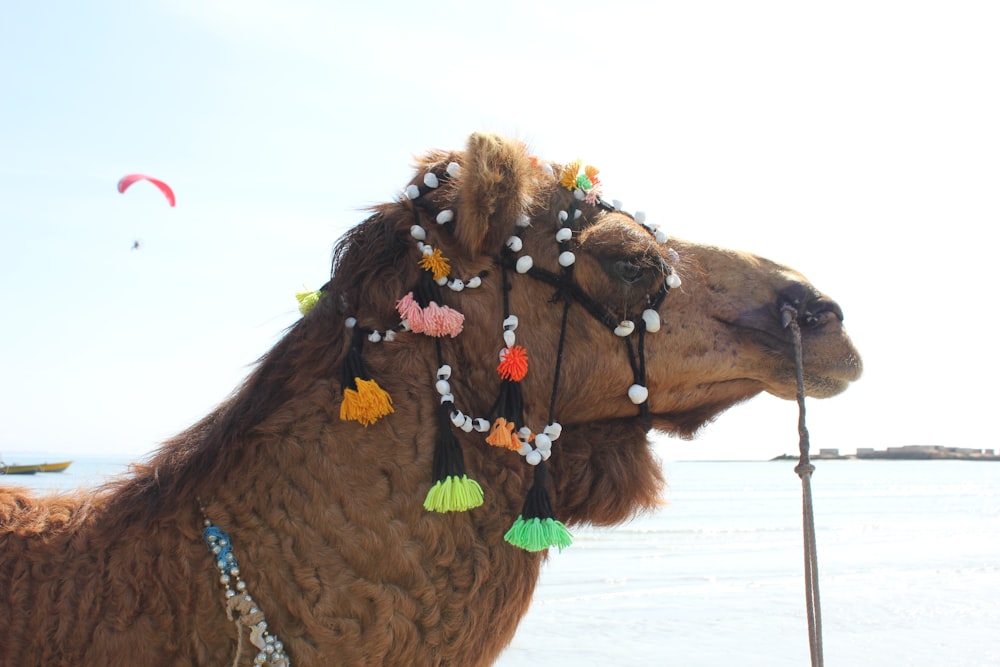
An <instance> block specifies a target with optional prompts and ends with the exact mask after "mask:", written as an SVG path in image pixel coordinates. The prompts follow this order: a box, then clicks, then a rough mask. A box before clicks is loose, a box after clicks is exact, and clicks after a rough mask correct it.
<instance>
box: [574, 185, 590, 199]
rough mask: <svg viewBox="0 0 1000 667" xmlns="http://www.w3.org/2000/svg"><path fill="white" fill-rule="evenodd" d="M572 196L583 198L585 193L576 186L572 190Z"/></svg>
mask: <svg viewBox="0 0 1000 667" xmlns="http://www.w3.org/2000/svg"><path fill="white" fill-rule="evenodd" d="M573 196H574V197H576V198H577V199H583V198H584V197H586V196H587V193H586V192H584V191H583V190H581V189H580V188H577V189H576V190H573Z"/></svg>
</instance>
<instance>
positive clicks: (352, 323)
mask: <svg viewBox="0 0 1000 667" xmlns="http://www.w3.org/2000/svg"><path fill="white" fill-rule="evenodd" d="M357 324H358V319H357V318H356V317H348V318H347V319H346V320H344V326H345V327H347V328H348V329H353V328H354V327H356V326H357Z"/></svg>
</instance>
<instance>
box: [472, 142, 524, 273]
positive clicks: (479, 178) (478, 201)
mask: <svg viewBox="0 0 1000 667" xmlns="http://www.w3.org/2000/svg"><path fill="white" fill-rule="evenodd" d="M533 183H534V180H533V178H532V166H531V161H530V160H529V159H528V153H527V147H526V146H525V145H524V144H523V143H521V142H520V141H514V140H510V139H506V138H503V137H499V136H497V135H494V134H473V135H472V136H470V137H469V142H468V145H467V146H466V149H465V159H464V160H463V163H462V176H461V180H460V184H459V191H458V220H457V224H456V229H455V236H456V237H457V239H458V241H459V243H461V244H462V246H463V247H464V248H465V249H466V250H467V251H468V252H469V253H470V254H471V255H473V256H476V255H481V254H494V253H496V252H498V251H499V250H500V247H501V243H503V241H504V240H505V239H506V238H507V237H508V236H510V235H511V234H512V233H513V231H514V227H515V225H516V224H517V219H518V217H519V216H520V215H521V214H523V213H525V211H526V209H527V207H528V205H529V204H530V202H531V195H532V186H533Z"/></svg>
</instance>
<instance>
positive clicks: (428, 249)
mask: <svg viewBox="0 0 1000 667" xmlns="http://www.w3.org/2000/svg"><path fill="white" fill-rule="evenodd" d="M417 247H418V248H420V252H422V253H423V254H425V255H427V256H428V257H430V256H431V255H433V254H434V246H432V245H428V244H427V243H418V244H417Z"/></svg>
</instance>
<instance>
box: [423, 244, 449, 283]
mask: <svg viewBox="0 0 1000 667" xmlns="http://www.w3.org/2000/svg"><path fill="white" fill-rule="evenodd" d="M420 268H422V269H424V270H425V271H430V272H431V274H432V275H433V276H434V280H441V279H442V278H447V277H448V274H449V273H451V263H450V262H449V261H448V258H447V257H445V256H444V255H442V254H441V250H439V249H438V248H434V252H432V253H431V254H430V255H423V256H422V257H421V258H420Z"/></svg>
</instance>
